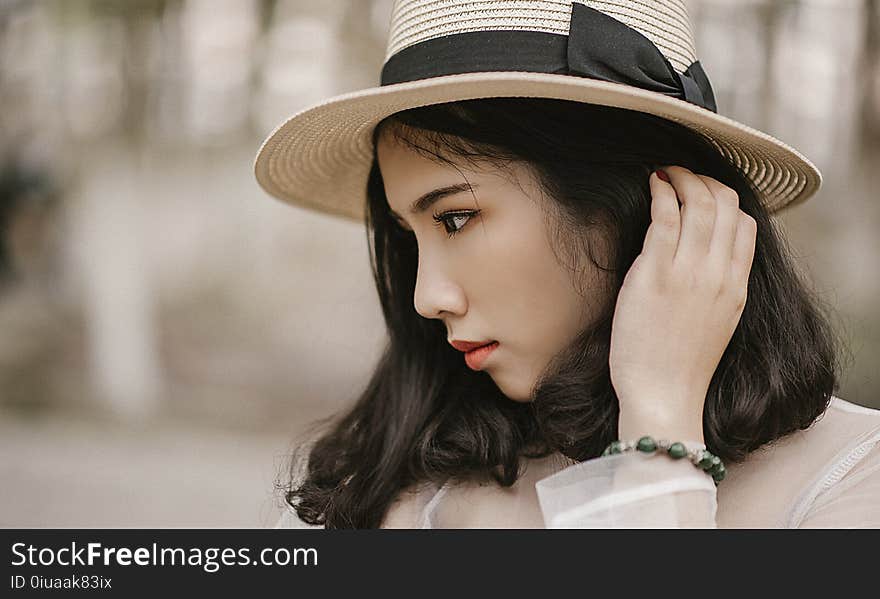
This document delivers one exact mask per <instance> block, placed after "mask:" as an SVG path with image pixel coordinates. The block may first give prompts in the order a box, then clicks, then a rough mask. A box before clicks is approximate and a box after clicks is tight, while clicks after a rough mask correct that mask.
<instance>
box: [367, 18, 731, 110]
mask: <svg viewBox="0 0 880 599" xmlns="http://www.w3.org/2000/svg"><path fill="white" fill-rule="evenodd" d="M483 71H528V72H536V73H555V74H562V75H573V76H577V77H587V78H590V79H599V80H602V81H612V82H616V83H623V84H626V85H631V86H633V87H638V88H641V89H645V90H649V91H653V92H658V93H661V94H665V95H668V96H672V97H675V98H679V99H682V100H685V101H687V102H690V103H691V104H695V105H697V106H701V107H703V108H705V109H707V110H711V111H712V112H716V113H717V112H718V109H717V106H716V105H715V94H714V93H713V91H712V85H711V84H710V83H709V78H708V77H707V76H706V73H705V72H704V71H703V67H702V66H701V65H700V62H699V61H698V60H697V61H694V62H693V63H692V64H691V65H690V66H689V67H688V68H687V69H686V70H685V71H684V73H679V72H678V71H676V70H675V68H674V67H673V66H672V64H671V63H670V62H669V60H668V59H667V58H666V57H665V56H664V55H663V53H662V52H660V50H659V49H658V48H657V46H656V45H654V43H653V42H652V41H651V40H649V39H648V38H647V37H645V36H644V35H643V34H641V33H640V32H638V31H636V30H635V29H633V28H631V27H629V26H628V25H626V24H625V23H622V22H620V21H618V20H617V19H615V18H613V17H610V16H608V15H606V14H604V13H602V12H600V11H598V10H595V9H593V8H590V7H588V6H585V5H583V4H579V3H573V4H572V11H571V21H570V29H569V34H568V35H567V36H565V35H558V34H555V33H545V32H541V31H519V30H488V31H473V32H467V33H459V34H455V35H448V36H444V37H438V38H433V39H429V40H426V41H424V42H420V43H417V44H414V45H412V46H409V47H407V48H404V49H403V50H401V51H400V52H397V53H396V54H394V55H393V56H392V57H390V58H389V59H388V61H387V62H386V63H385V65H384V67H383V68H382V76H381V85H382V86H385V85H392V84H395V83H403V82H407V81H416V80H419V79H427V78H431V77H440V76H443V75H454V74H460V73H474V72H483Z"/></svg>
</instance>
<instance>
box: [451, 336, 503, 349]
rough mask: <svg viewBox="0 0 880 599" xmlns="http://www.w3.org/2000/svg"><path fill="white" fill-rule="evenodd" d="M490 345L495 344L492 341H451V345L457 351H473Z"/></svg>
mask: <svg viewBox="0 0 880 599" xmlns="http://www.w3.org/2000/svg"><path fill="white" fill-rule="evenodd" d="M490 343H495V342H494V341H492V340H491V339H489V340H487V341H450V342H449V344H450V345H451V346H452V347H454V348H455V349H457V350H458V351H464V352H468V351H472V350H475V349H477V348H478V347H483V346H484V345H489V344H490Z"/></svg>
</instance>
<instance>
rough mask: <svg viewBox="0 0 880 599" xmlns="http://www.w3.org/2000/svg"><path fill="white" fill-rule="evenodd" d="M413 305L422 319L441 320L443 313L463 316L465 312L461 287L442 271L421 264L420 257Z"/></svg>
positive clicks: (464, 301)
mask: <svg viewBox="0 0 880 599" xmlns="http://www.w3.org/2000/svg"><path fill="white" fill-rule="evenodd" d="M413 305H414V306H415V309H416V312H418V313H419V314H420V315H421V316H423V317H424V318H442V317H443V314H444V313H447V314H455V315H463V314H464V313H465V312H466V311H467V300H466V298H465V294H464V290H463V289H462V288H461V286H460V285H459V284H458V283H456V282H455V281H454V280H453V278H452V277H451V276H449V275H448V274H447V273H446V272H445V271H444V270H443V269H441V268H437V267H436V265H435V266H433V267H429V266H428V265H427V264H425V263H423V261H422V256H421V255H420V256H419V269H418V272H417V274H416V289H415V294H414V297H413Z"/></svg>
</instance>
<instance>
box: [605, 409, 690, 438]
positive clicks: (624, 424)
mask: <svg viewBox="0 0 880 599" xmlns="http://www.w3.org/2000/svg"><path fill="white" fill-rule="evenodd" d="M617 431H618V433H617V436H618V438H619V439H639V438H641V437H643V436H645V435H648V436H651V437H654V438H655V439H668V440H670V441H695V442H697V443H702V444H704V445H705V440H704V437H703V418H702V413H700V414H689V415H687V416H681V415H676V414H673V413H669V412H666V411H663V410H645V409H639V410H635V409H633V408H628V407H624V406H621V408H620V417H619V419H618V423H617Z"/></svg>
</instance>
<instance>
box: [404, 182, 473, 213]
mask: <svg viewBox="0 0 880 599" xmlns="http://www.w3.org/2000/svg"><path fill="white" fill-rule="evenodd" d="M477 187H479V185H471V184H470V183H456V184H455V185H447V186H446V187H440V188H438V189H435V190H433V191H429V192H428V193H426V194H425V195H423V196H422V197H420V198H419V199H417V200H416V201H415V202H413V203H412V205H411V206H410V207H409V212H410V214H412V215H417V214H421V213H422V212H425V211H426V210H427V209H428V208H430V207H431V206H433V205H434V204H436V203H437V202H439V201H440V200H442V199H443V198H445V197H448V196H453V195H456V194H459V193H463V192H465V191H469V192H471V193H473V191H474V189H476V188H477ZM391 214H392V215H393V216H394V217H395V218H397V219H399V220H403V219H401V217H400V215H399V214H397V213H396V212H395V211H394V210H392V211H391Z"/></svg>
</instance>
